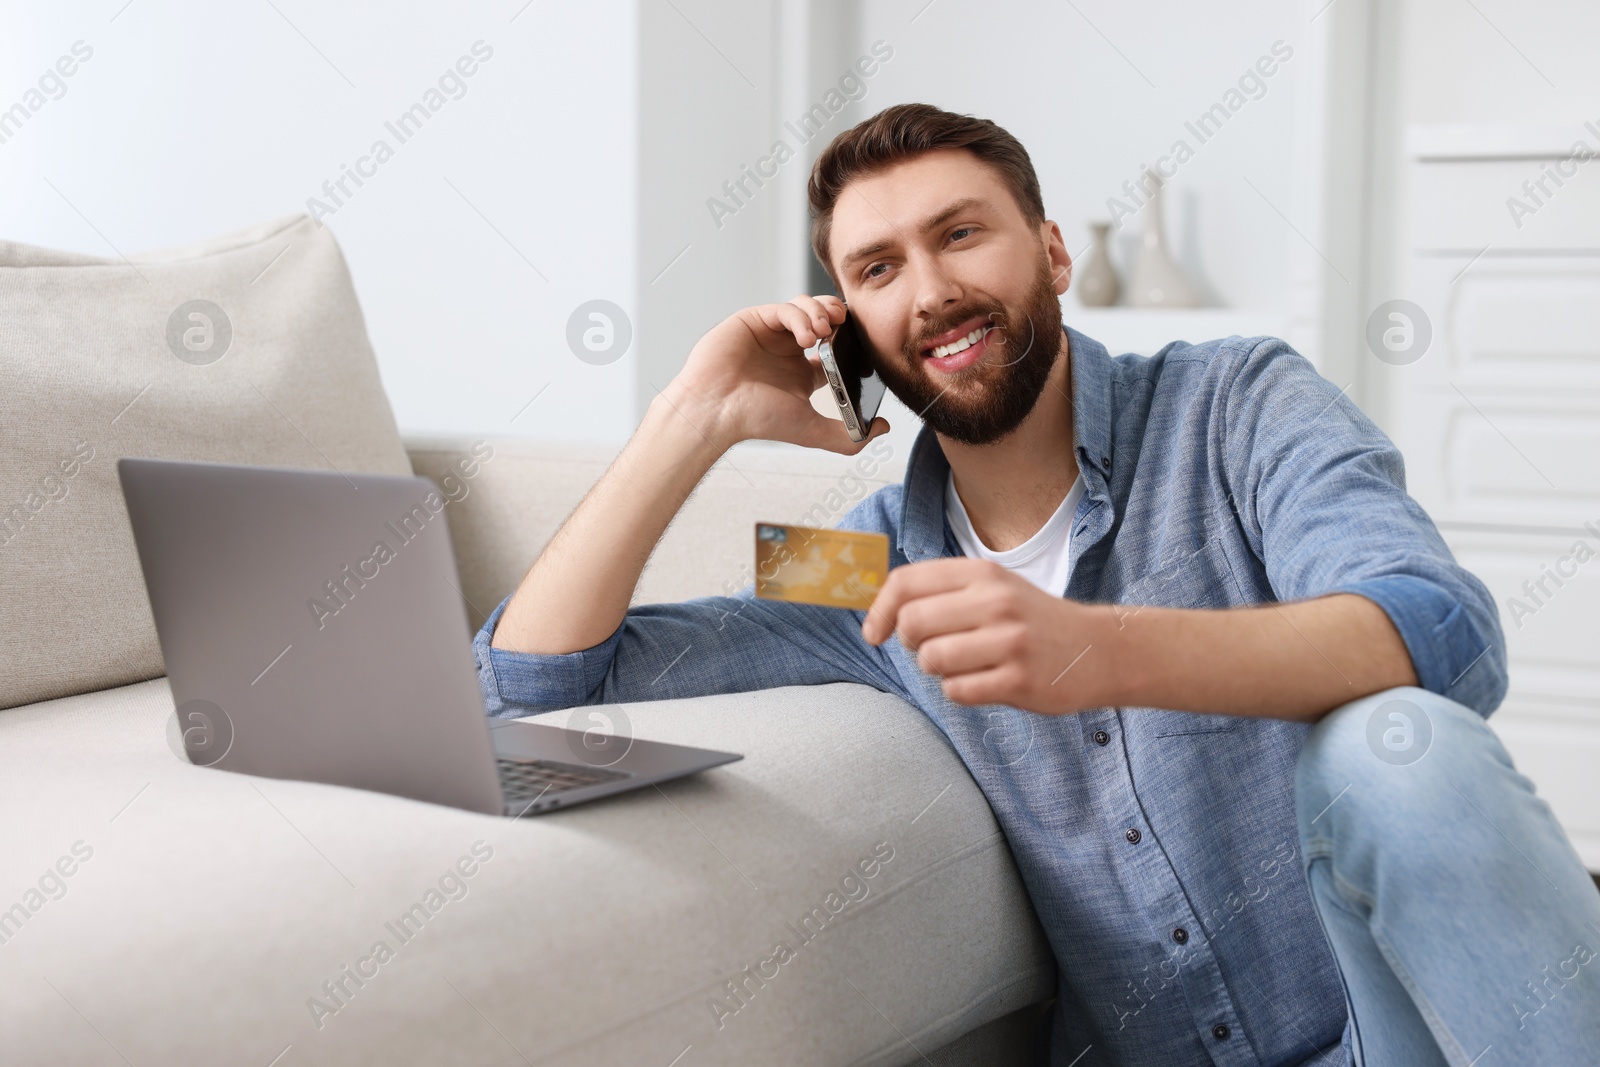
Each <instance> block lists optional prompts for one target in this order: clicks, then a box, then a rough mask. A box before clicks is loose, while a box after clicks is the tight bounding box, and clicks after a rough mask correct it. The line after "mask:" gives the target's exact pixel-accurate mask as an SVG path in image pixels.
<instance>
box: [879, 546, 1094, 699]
mask: <svg viewBox="0 0 1600 1067" xmlns="http://www.w3.org/2000/svg"><path fill="white" fill-rule="evenodd" d="M1109 617H1110V616H1109V613H1108V609H1107V608H1106V607H1105V606H1104V605H1100V606H1098V607H1090V606H1088V605H1084V604H1080V603H1078V602H1077V601H1074V600H1067V599H1065V598H1063V597H1056V596H1051V595H1050V594H1048V593H1046V592H1044V591H1043V590H1042V589H1040V588H1038V587H1037V586H1035V585H1033V584H1032V583H1031V582H1029V581H1028V580H1027V579H1025V578H1021V577H1019V576H1018V575H1016V574H1013V573H1012V572H1010V571H1008V570H1006V568H1004V567H1002V566H1000V565H999V564H998V563H991V562H989V561H988V560H980V559H972V558H970V557H965V556H962V557H953V558H946V559H933V560H925V561H923V562H921V563H910V564H906V565H905V566H901V567H896V568H894V569H893V570H891V571H890V572H889V577H888V579H887V580H886V581H885V582H884V584H883V588H882V589H881V590H879V592H878V595H877V597H876V599H874V600H873V602H872V607H871V608H870V609H869V610H868V611H867V617H866V621H865V622H864V623H863V624H862V627H861V636H862V637H863V638H865V639H866V641H867V642H868V643H869V644H873V645H878V644H882V643H883V642H884V641H886V640H888V639H889V637H890V635H892V634H898V635H899V637H900V641H901V643H902V644H904V645H905V646H906V648H907V649H908V650H910V651H912V652H914V653H915V654H916V657H917V666H919V667H920V668H922V670H924V671H927V672H928V673H929V674H932V675H934V676H936V677H938V678H939V679H940V680H941V684H942V687H943V689H944V695H945V696H946V697H947V698H948V699H949V700H951V701H953V702H955V703H957V704H969V705H972V704H1010V705H1011V706H1013V707H1018V708H1025V709H1027V710H1028V711H1034V712H1039V713H1042V714H1045V715H1066V714H1070V713H1072V712H1077V711H1082V710H1084V709H1085V708H1092V707H1099V706H1100V705H1101V704H1102V703H1103V701H1101V700H1100V699H1098V694H1100V693H1102V692H1103V691H1105V683H1106V682H1107V681H1109V680H1110V664H1109V658H1110V657H1109V652H1110V649H1109V648H1102V649H1095V647H1094V642H1095V635H1096V634H1098V633H1100V632H1101V631H1102V628H1103V626H1104V623H1105V622H1106V621H1107V619H1108V618H1109Z"/></svg>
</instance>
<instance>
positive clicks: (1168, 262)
mask: <svg viewBox="0 0 1600 1067" xmlns="http://www.w3.org/2000/svg"><path fill="white" fill-rule="evenodd" d="M1144 187H1145V188H1146V189H1148V190H1149V191H1150V199H1149V200H1147V201H1146V202H1145V205H1144V210H1143V212H1142V214H1143V215H1144V232H1143V233H1142V234H1141V235H1140V238H1139V258H1138V259H1137V260H1136V261H1135V263H1134V267H1133V277H1132V278H1130V279H1129V280H1128V303H1129V304H1131V305H1132V306H1134V307H1142V308H1192V307H1199V306H1200V292H1199V290H1198V289H1196V288H1195V286H1194V283H1192V282H1191V281H1189V279H1188V277H1187V276H1186V275H1185V274H1184V273H1183V270H1182V269H1181V268H1180V267H1179V266H1178V264H1177V263H1176V262H1175V261H1174V260H1173V258H1172V254H1171V253H1170V252H1168V251H1167V235H1166V227H1165V225H1164V224H1163V222H1162V217H1161V175H1159V174H1157V173H1156V172H1155V171H1153V170H1151V169H1150V168H1149V167H1146V168H1144Z"/></svg>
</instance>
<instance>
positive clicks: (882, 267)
mask: <svg viewBox="0 0 1600 1067" xmlns="http://www.w3.org/2000/svg"><path fill="white" fill-rule="evenodd" d="M888 269H889V264H887V263H874V264H873V265H872V266H870V267H868V268H867V269H866V272H865V274H864V275H863V276H864V277H867V278H879V277H882V272H883V271H886V270H888Z"/></svg>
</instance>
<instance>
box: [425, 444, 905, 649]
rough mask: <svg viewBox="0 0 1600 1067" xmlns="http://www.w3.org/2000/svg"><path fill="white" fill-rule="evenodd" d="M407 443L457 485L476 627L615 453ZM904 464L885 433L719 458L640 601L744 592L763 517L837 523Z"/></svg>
mask: <svg viewBox="0 0 1600 1067" xmlns="http://www.w3.org/2000/svg"><path fill="white" fill-rule="evenodd" d="M485 446H487V447H485ZM407 447H408V448H409V449H410V451H411V464H412V466H413V467H414V468H415V469H416V472H417V473H418V474H425V475H428V476H429V477H431V478H433V479H434V480H435V481H437V482H439V483H440V484H441V485H445V484H446V483H445V479H447V478H449V479H454V480H455V482H456V483H459V485H458V487H457V490H456V492H452V493H451V496H452V498H455V497H456V496H457V495H458V494H459V499H453V503H452V505H451V507H450V509H449V511H448V514H449V516H450V540H451V543H452V544H453V545H454V546H455V551H456V556H457V559H458V560H459V561H460V567H461V585H462V591H463V592H464V593H465V594H466V597H467V601H468V615H469V616H470V618H471V620H472V625H473V627H474V628H476V627H478V626H481V625H482V624H483V620H484V619H485V618H486V617H487V616H488V614H489V612H491V611H493V610H494V607H495V605H496V604H498V603H499V602H500V601H501V600H503V599H504V598H505V597H506V596H507V595H508V594H510V592H511V591H512V590H513V589H515V588H516V587H517V583H518V582H519V581H521V580H522V576H523V575H524V574H526V573H527V571H528V568H529V567H531V566H532V565H533V561H534V560H535V559H536V558H538V555H539V553H540V552H541V551H542V550H543V549H544V546H545V545H546V544H548V543H549V541H550V538H551V537H553V536H554V535H555V532H556V530H557V528H558V527H560V525H561V523H562V522H563V521H564V520H565V519H566V517H567V516H568V515H570V514H571V513H572V509H573V508H575V507H577V506H578V502H579V501H581V500H582V499H583V495H584V493H586V492H588V491H589V488H590V487H591V486H592V485H594V483H595V481H596V480H597V479H598V478H599V477H600V476H601V475H602V474H604V473H605V470H606V467H607V466H608V465H609V464H610V463H611V461H612V460H613V459H614V458H616V454H617V449H616V448H615V447H613V446H607V445H592V444H591V445H585V444H563V443H556V442H544V441H528V440H522V441H518V440H512V439H496V440H494V441H492V442H482V443H479V444H478V446H477V447H476V448H475V449H474V448H473V446H472V444H470V443H469V442H466V441H463V440H456V439H447V438H418V439H415V440H408V441H407ZM485 451H488V452H490V453H492V457H491V458H490V459H489V460H487V461H483V460H482V457H483V454H484V453H485ZM904 470H905V457H904V456H901V455H897V454H896V453H895V450H894V447H893V445H891V444H890V442H888V441H887V440H884V439H881V438H880V439H879V440H877V441H874V442H872V443H871V444H870V445H868V446H867V447H866V448H865V449H863V450H862V451H861V452H859V453H857V454H856V455H854V456H841V455H837V454H835V453H832V452H825V451H822V450H821V449H800V448H793V447H786V446H780V445H774V444H771V443H769V442H764V441H747V442H744V443H743V444H740V445H738V446H736V447H734V448H732V449H730V450H729V452H728V454H727V455H725V456H724V457H723V458H722V459H721V460H720V461H718V463H717V465H716V466H714V467H712V468H711V471H710V473H708V474H707V475H706V477H705V479H704V480H703V481H702V482H701V483H700V485H699V486H698V487H697V488H696V489H695V491H694V494H693V495H692V496H690V497H689V499H688V501H687V502H686V503H685V504H684V506H683V508H682V509H681V510H680V511H679V512H678V514H677V516H676V517H675V518H674V519H673V520H672V524H671V525H670V526H668V527H667V532H666V533H665V534H664V535H663V536H662V538H661V541H660V543H659V544H658V545H657V546H656V550H655V552H654V553H652V554H651V556H650V562H649V563H648V564H646V566H645V569H644V574H643V575H642V576H641V577H640V579H639V585H638V588H637V589H635V590H634V596H633V602H634V603H635V604H665V603H671V602H674V601H678V600H688V599H690V598H691V597H698V596H714V595H718V594H721V595H726V594H729V593H734V592H737V591H738V590H739V589H742V588H743V587H744V586H746V585H748V584H749V583H750V582H751V581H752V580H753V578H754V570H753V567H754V565H755V524H756V523H757V522H759V521H765V522H785V523H798V524H800V525H804V526H833V525H834V524H836V523H837V522H838V521H839V520H840V519H841V518H843V517H844V515H845V513H846V512H848V511H849V510H850V509H851V508H852V507H854V506H855V505H856V504H857V503H859V502H860V501H862V500H863V499H865V498H866V497H868V496H870V495H871V494H872V493H874V492H876V491H877V490H878V489H880V488H882V487H883V486H885V485H891V484H898V483H899V481H900V479H901V477H902V475H903V473H904ZM467 471H471V472H472V474H471V475H470V476H468V475H467V474H466V473H465V472H467ZM446 488H447V489H449V488H450V486H449V485H446Z"/></svg>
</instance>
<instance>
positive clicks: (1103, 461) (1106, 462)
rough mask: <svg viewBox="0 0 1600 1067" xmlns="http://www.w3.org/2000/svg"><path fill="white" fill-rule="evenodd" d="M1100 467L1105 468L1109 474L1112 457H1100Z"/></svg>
mask: <svg viewBox="0 0 1600 1067" xmlns="http://www.w3.org/2000/svg"><path fill="white" fill-rule="evenodd" d="M1100 466H1102V467H1104V468H1105V469H1106V473H1108V474H1109V473H1110V472H1111V457H1110V456H1101V457H1100Z"/></svg>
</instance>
